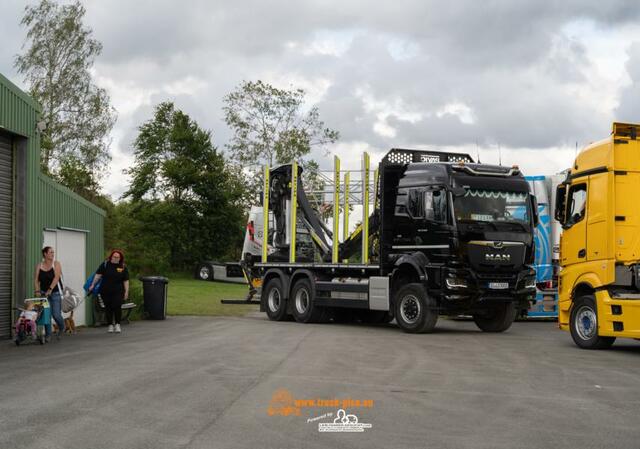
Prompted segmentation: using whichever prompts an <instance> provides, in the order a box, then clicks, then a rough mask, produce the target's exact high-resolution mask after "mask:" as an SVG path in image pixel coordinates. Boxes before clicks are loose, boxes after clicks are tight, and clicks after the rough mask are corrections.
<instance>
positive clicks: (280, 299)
mask: <svg viewBox="0 0 640 449" xmlns="http://www.w3.org/2000/svg"><path fill="white" fill-rule="evenodd" d="M262 294H263V295H264V301H265V309H266V311H267V316H268V317H269V319H270V320H271V321H284V320H286V319H287V300H286V299H285V297H284V291H283V290H282V281H280V279H278V278H273V279H270V280H269V281H267V285H265V287H264V289H263V291H262Z"/></svg>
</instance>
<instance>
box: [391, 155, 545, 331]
mask: <svg viewBox="0 0 640 449" xmlns="http://www.w3.org/2000/svg"><path fill="white" fill-rule="evenodd" d="M394 151H397V152H403V153H405V154H407V153H410V150H392V152H391V153H390V155H388V156H387V157H386V158H385V159H383V161H382V163H381V166H380V172H381V188H380V198H379V200H380V204H381V209H380V221H381V232H380V248H381V250H380V252H381V254H380V261H381V268H382V272H383V273H384V274H388V275H390V276H391V280H392V281H391V282H392V291H393V290H397V289H399V287H400V286H402V285H404V284H405V283H406V282H407V281H410V282H421V281H422V282H424V283H426V287H427V290H428V292H429V295H430V296H432V297H433V298H434V300H435V301H436V303H437V305H438V309H439V313H440V314H443V315H458V314H466V315H472V316H473V317H474V319H475V321H476V323H477V324H478V326H479V327H480V328H482V329H483V330H491V331H502V330H506V328H508V327H509V326H510V325H511V323H512V322H513V319H514V317H515V314H516V312H517V311H518V310H521V309H526V308H528V306H529V301H530V300H533V299H534V297H535V286H536V277H535V271H534V269H533V267H532V265H533V262H534V256H535V249H534V242H533V232H534V228H535V226H536V224H537V205H536V201H535V197H534V196H532V195H531V192H530V187H529V184H528V182H527V181H526V179H525V178H524V176H523V175H522V174H521V173H520V170H519V169H518V168H517V167H504V166H492V165H486V164H475V163H473V162H468V161H452V162H450V161H447V162H443V161H438V162H436V161H430V162H413V161H415V160H420V159H419V157H420V153H417V154H416V155H415V156H416V157H414V158H413V159H412V163H408V164H397V163H392V162H391V161H392V160H393V153H394ZM443 156H444V155H443Z"/></svg>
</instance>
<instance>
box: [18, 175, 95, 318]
mask: <svg viewBox="0 0 640 449" xmlns="http://www.w3.org/2000/svg"><path fill="white" fill-rule="evenodd" d="M28 192H29V198H30V199H31V197H33V202H32V201H31V200H29V201H28V204H29V205H28V206H27V210H28V217H29V220H28V225H27V226H28V229H27V254H28V257H27V267H28V270H27V276H29V277H32V276H33V272H34V269H35V266H36V264H37V263H38V262H39V261H40V260H41V257H40V250H41V249H42V237H43V230H44V229H45V228H53V229H55V228H60V227H63V228H73V229H82V230H86V231H89V232H88V234H87V239H86V244H87V248H86V251H87V253H86V258H87V259H86V260H87V263H86V272H87V273H93V271H94V270H95V269H96V268H97V267H98V265H99V264H100V262H101V261H102V260H103V259H104V257H105V255H104V217H105V213H104V211H103V210H102V209H99V208H98V207H96V206H94V205H93V204H91V203H90V202H88V201H86V200H85V199H84V198H80V197H78V196H77V195H75V194H74V193H73V192H71V191H70V190H69V189H67V188H66V187H63V186H61V185H59V184H57V183H56V182H54V181H53V180H51V179H49V178H48V177H46V176H45V175H43V174H39V175H38V177H37V179H36V182H35V183H34V184H31V183H30V185H29V189H28ZM31 205H33V207H32V206H31ZM63 270H64V267H63ZM31 284H33V282H31V283H30V284H28V285H29V286H30V285H31ZM31 289H33V287H31ZM27 291H29V290H27ZM85 306H86V307H87V311H86V316H87V317H88V318H89V319H90V317H91V309H90V307H91V304H89V302H86V303H85ZM89 324H93V323H92V322H91V321H90V320H89Z"/></svg>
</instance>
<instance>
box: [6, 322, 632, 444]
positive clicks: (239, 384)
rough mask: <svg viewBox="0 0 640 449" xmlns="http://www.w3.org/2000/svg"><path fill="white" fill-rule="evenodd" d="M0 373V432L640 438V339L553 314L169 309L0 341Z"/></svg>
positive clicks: (78, 440) (120, 436)
mask: <svg viewBox="0 0 640 449" xmlns="http://www.w3.org/2000/svg"><path fill="white" fill-rule="evenodd" d="M0 385H1V387H0V448H25V449H26V448H52V449H55V448H60V449H62V448H64V449H71V448H127V449H137V448H153V449H162V448H171V449H175V448H194V449H195V448H216V449H218V448H323V449H324V448H329V447H336V448H337V447H340V448H367V449H370V448H374V447H375V448H382V447H385V448H394V449H396V448H491V449H495V448H509V449H514V448H549V447H553V448H577V447H580V448H603V447H607V448H638V447H640V439H639V437H640V413H639V412H640V342H637V341H634V340H619V341H618V342H616V344H615V345H614V347H613V348H612V349H610V350H606V351H585V350H580V349H578V348H577V347H576V346H574V344H573V342H572V341H571V337H570V336H569V334H567V333H564V332H562V331H559V330H558V329H557V327H556V324H555V323H551V322H519V323H515V324H514V325H513V327H512V328H511V329H510V330H509V331H507V332H506V333H504V334H485V333H482V332H480V331H479V330H477V328H476V327H475V325H474V324H473V323H472V322H468V321H448V320H440V321H439V323H438V327H437V331H436V332H435V333H433V334H428V335H409V334H404V333H402V332H401V331H400V330H399V329H397V328H396V327H395V326H394V325H383V326H366V325H354V324H304V325H303V324H298V323H294V322H282V323H275V322H270V321H268V320H267V319H266V318H265V316H264V315H262V314H257V313H256V314H252V315H250V316H247V317H241V318H236V317H234V318H227V317H220V318H203V317H202V318H196V317H180V318H178V317H170V318H169V319H167V320H166V321H143V322H135V323H133V324H130V325H128V326H124V332H123V333H122V334H120V335H115V334H113V335H112V334H107V333H106V332H105V330H104V328H101V329H83V330H82V331H81V332H80V333H79V334H78V335H74V336H70V337H64V338H63V339H62V340H61V341H59V342H55V341H54V342H53V343H51V344H49V345H45V346H39V345H32V346H21V347H15V346H13V345H12V343H11V342H9V341H0ZM340 410H344V413H343V412H341V411H340ZM334 421H336V422H335V423H334ZM356 421H357V423H356ZM346 430H351V432H346Z"/></svg>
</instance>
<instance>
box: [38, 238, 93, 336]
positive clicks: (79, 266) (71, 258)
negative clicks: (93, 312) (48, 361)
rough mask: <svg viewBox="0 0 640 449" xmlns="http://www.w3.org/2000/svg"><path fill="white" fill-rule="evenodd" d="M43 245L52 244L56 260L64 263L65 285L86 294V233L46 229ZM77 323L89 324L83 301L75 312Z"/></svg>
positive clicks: (63, 275) (61, 263) (74, 316)
mask: <svg viewBox="0 0 640 449" xmlns="http://www.w3.org/2000/svg"><path fill="white" fill-rule="evenodd" d="M43 237H44V239H43V240H44V244H43V246H50V247H52V248H53V250H54V251H55V252H56V256H55V257H56V260H57V261H59V262H60V265H62V277H63V279H64V285H66V286H69V287H71V288H72V289H74V290H75V291H76V292H78V294H80V295H84V291H83V290H82V287H83V286H84V281H85V280H86V279H87V273H86V271H85V267H86V234H85V233H84V232H79V231H67V230H62V229H56V230H47V231H44V236H43ZM73 319H74V321H75V323H76V325H78V326H81V325H85V324H87V317H86V306H85V304H84V303H83V304H82V305H80V307H78V308H77V309H76V310H75V312H74V313H73Z"/></svg>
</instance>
